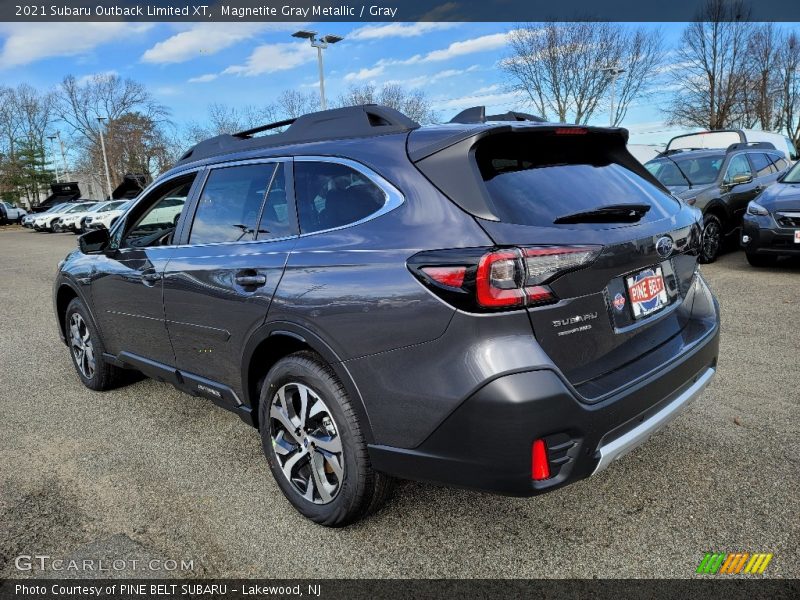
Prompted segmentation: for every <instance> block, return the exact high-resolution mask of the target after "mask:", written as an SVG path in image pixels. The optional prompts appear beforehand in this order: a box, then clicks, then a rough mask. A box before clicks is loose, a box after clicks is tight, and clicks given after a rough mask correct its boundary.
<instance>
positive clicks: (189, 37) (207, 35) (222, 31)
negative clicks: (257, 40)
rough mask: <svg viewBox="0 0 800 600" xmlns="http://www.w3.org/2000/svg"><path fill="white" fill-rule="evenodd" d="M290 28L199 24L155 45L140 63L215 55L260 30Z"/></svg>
mask: <svg viewBox="0 0 800 600" xmlns="http://www.w3.org/2000/svg"><path fill="white" fill-rule="evenodd" d="M292 27H293V24H291V23H279V24H276V23H200V24H197V25H193V26H191V27H190V28H189V29H186V30H185V31H181V32H179V33H176V34H175V35H173V36H171V37H169V38H167V39H166V40H163V41H161V42H158V43H157V44H156V45H155V46H153V47H152V48H150V49H148V50H146V51H145V53H144V54H142V58H141V60H142V62H146V63H154V64H169V63H180V62H186V61H187V60H191V59H193V58H197V57H198V56H200V55H210V54H216V53H217V52H219V51H220V50H224V49H225V48H229V47H230V46H233V45H235V44H238V43H239V42H242V41H245V40H248V39H250V38H252V37H254V36H256V35H257V34H259V33H261V32H263V31H267V30H276V29H281V30H283V29H291V28H292Z"/></svg>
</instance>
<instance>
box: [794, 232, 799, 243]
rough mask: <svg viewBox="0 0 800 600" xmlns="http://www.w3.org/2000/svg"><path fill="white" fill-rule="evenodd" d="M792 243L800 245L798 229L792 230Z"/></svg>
mask: <svg viewBox="0 0 800 600" xmlns="http://www.w3.org/2000/svg"><path fill="white" fill-rule="evenodd" d="M794 243H795V244H800V229H795V230H794Z"/></svg>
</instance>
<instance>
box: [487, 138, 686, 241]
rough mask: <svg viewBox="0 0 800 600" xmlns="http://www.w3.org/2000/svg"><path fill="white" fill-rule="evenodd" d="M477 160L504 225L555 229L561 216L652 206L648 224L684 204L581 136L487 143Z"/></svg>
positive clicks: (491, 139)
mask: <svg viewBox="0 0 800 600" xmlns="http://www.w3.org/2000/svg"><path fill="white" fill-rule="evenodd" d="M475 158H476V161H477V164H478V168H479V170H480V173H481V176H482V178H483V181H484V184H485V186H486V190H487V191H488V194H489V197H490V201H491V204H492V205H493V212H494V214H496V215H497V216H498V217H499V218H500V219H501V221H503V222H507V223H516V224H519V225H536V226H548V227H549V226H553V222H554V221H555V220H556V219H558V218H559V217H563V216H565V215H569V214H574V213H578V212H586V211H591V210H596V209H598V208H601V207H603V206H608V205H613V204H627V203H636V204H648V205H649V206H650V207H651V208H650V210H649V211H648V212H647V214H646V215H645V216H644V217H643V219H642V221H640V222H643V221H654V220H658V219H661V218H664V217H668V216H670V215H672V214H674V213H675V212H676V211H677V210H679V204H678V202H677V201H676V200H675V199H673V198H672V197H671V196H670V195H669V194H667V193H665V192H664V191H663V190H661V189H660V188H658V187H657V186H655V185H653V184H652V183H650V182H649V181H648V180H646V179H645V178H643V177H641V176H639V175H638V174H636V173H634V172H633V171H630V170H629V169H627V168H625V167H623V166H622V165H620V164H617V163H616V162H613V160H612V159H611V158H610V157H609V155H608V151H607V149H606V147H605V146H604V145H603V143H602V142H601V141H593V140H588V139H586V138H583V137H582V136H581V137H578V136H564V137H562V138H559V137H551V136H548V137H544V136H543V137H539V136H535V137H534V136H531V137H528V136H520V135H517V136H514V135H511V136H503V135H498V136H494V138H489V139H487V140H484V141H483V142H482V143H481V144H480V145H479V146H478V148H477V150H476V154H475Z"/></svg>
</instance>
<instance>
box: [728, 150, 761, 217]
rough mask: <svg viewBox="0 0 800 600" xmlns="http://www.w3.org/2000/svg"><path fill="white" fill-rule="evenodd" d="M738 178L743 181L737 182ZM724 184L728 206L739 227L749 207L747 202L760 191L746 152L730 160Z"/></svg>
mask: <svg viewBox="0 0 800 600" xmlns="http://www.w3.org/2000/svg"><path fill="white" fill-rule="evenodd" d="M737 178H741V179H740V180H741V181H742V183H737V182H736V180H737ZM748 178H749V179H748ZM722 185H723V187H724V189H725V190H726V192H725V196H726V202H727V204H728V208H729V209H730V211H731V214H732V215H733V223H732V225H733V226H734V227H737V226H739V225H741V221H742V215H743V214H744V211H745V210H746V209H747V203H748V202H750V200H752V199H753V198H755V197H756V196H757V195H758V193H759V191H758V190H757V189H756V188H757V187H758V183H757V182H756V181H755V177H754V173H753V169H752V167H751V166H750V162H749V161H748V160H747V155H746V154H745V153H741V154H735V155H734V156H733V157H731V159H730V161H728V165H727V166H726V168H725V175H723V179H722Z"/></svg>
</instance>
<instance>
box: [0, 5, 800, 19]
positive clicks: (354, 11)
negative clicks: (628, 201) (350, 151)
mask: <svg viewBox="0 0 800 600" xmlns="http://www.w3.org/2000/svg"><path fill="white" fill-rule="evenodd" d="M706 1H707V0H671V2H642V1H641V0H601V1H598V0H560V1H559V2H553V1H552V0H494V1H487V0H366V1H361V0H356V1H354V0H177V1H175V0H145V1H134V0H94V1H92V0H56V1H55V2H54V1H53V0H44V1H39V2H37V1H36V0H0V21H12V22H13V21H16V22H31V23H36V22H46V21H74V22H79V21H167V22H179V21H187V22H213V21H250V22H253V21H272V22H278V21H286V22H291V21H302V22H305V21H315V22H325V21H327V22H333V21H344V22H353V21H357V22H388V21H454V22H462V21H482V22H506V21H520V22H522V21H541V20H559V21H581V20H600V21H620V22H647V21H651V22H682V21H692V20H695V19H697V18H698V15H699V11H700V9H701V8H702V6H703V5H704V4H705V3H706ZM725 1H729V2H730V3H731V4H733V5H736V6H738V4H737V2H738V0H725ZM736 18H738V19H741V20H745V21H775V22H778V21H784V22H790V21H800V2H794V1H789V2H787V1H786V0H757V1H756V0H754V1H751V2H747V1H745V2H744V3H743V11H742V12H740V13H737V15H736Z"/></svg>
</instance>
